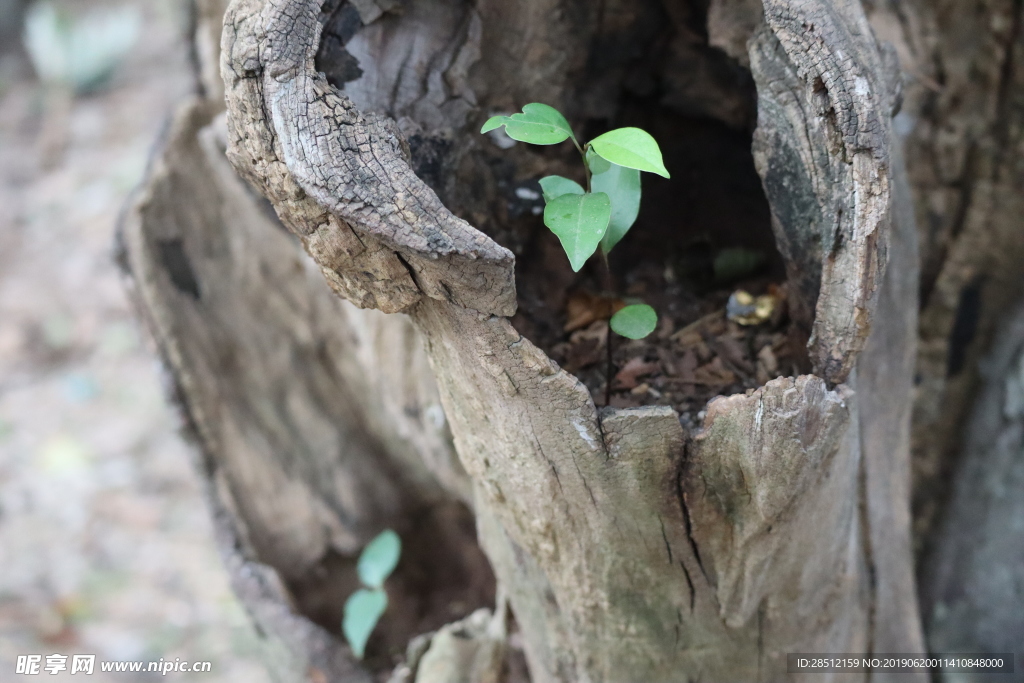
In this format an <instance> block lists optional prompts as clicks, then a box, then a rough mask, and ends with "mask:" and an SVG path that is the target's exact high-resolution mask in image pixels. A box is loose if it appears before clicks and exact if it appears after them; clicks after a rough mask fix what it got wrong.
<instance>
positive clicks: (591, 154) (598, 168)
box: [587, 147, 612, 176]
mask: <svg viewBox="0 0 1024 683" xmlns="http://www.w3.org/2000/svg"><path fill="white" fill-rule="evenodd" d="M587 167H588V168H590V174H591V176H595V175H597V174H598V173H604V172H605V171H607V170H608V169H609V168H611V167H612V164H611V162H610V161H608V160H607V159H604V158H602V157H601V155H600V154H598V153H597V152H595V151H594V148H593V147H587Z"/></svg>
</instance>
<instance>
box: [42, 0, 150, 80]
mask: <svg viewBox="0 0 1024 683" xmlns="http://www.w3.org/2000/svg"><path fill="white" fill-rule="evenodd" d="M141 19H142V17H141V14H140V12H139V9H138V8H137V7H134V6H131V7H130V6H124V7H103V8H96V9H90V10H87V11H85V12H81V13H75V14H71V13H69V12H68V11H67V9H65V8H64V7H63V6H60V7H58V6H56V5H54V4H53V3H51V2H46V1H44V2H36V3H32V4H31V5H30V7H29V10H28V12H27V15H26V17H25V48H26V50H27V51H28V54H29V58H30V59H31V60H32V65H33V66H34V68H35V70H36V73H37V75H38V76H39V78H40V80H42V81H44V82H47V83H59V84H61V85H64V86H67V87H70V88H72V89H73V90H74V91H75V92H78V93H83V92H87V91H89V90H93V89H95V88H97V87H99V86H100V85H102V84H104V83H105V82H107V80H108V79H109V77H110V75H111V74H112V73H113V72H114V69H115V68H116V67H117V66H118V64H120V63H121V62H123V61H124V59H125V56H126V55H127V54H128V51H129V50H130V49H131V47H132V45H134V44H135V42H136V40H137V39H138V36H139V30H140V26H141V23H142V22H141Z"/></svg>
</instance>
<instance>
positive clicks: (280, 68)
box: [221, 0, 516, 315]
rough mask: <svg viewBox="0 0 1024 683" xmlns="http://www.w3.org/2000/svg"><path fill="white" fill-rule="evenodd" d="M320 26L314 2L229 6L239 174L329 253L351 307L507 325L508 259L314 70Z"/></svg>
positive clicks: (225, 71)
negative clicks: (437, 312)
mask: <svg viewBox="0 0 1024 683" xmlns="http://www.w3.org/2000/svg"><path fill="white" fill-rule="evenodd" d="M319 19H320V3H318V2H315V0H307V1H305V2H302V3H296V2H289V1H286V0H281V1H280V2H269V3H262V2H259V1H258V0H249V1H248V2H235V3H232V5H231V6H230V7H229V9H228V13H227V16H226V18H225V31H224V39H223V42H222V69H221V73H222V75H223V78H224V81H225V87H226V92H227V102H228V112H229V114H228V130H229V152H228V155H229V158H230V159H231V161H232V163H233V164H234V165H235V167H236V168H237V169H238V170H239V172H240V173H241V174H242V175H243V176H244V177H246V178H247V179H248V180H250V181H251V182H253V183H255V184H256V185H257V186H259V187H263V188H265V191H266V193H267V194H268V197H269V198H270V199H271V201H272V203H274V205H275V207H277V208H278V209H279V210H280V213H281V217H282V220H283V221H284V223H285V225H287V226H288V227H289V228H290V229H291V230H293V231H294V232H295V233H296V234H299V235H302V236H304V237H307V239H308V238H310V236H314V235H315V236H317V239H318V240H320V241H323V242H325V243H327V244H328V245H330V246H329V247H327V249H328V250H329V251H330V253H332V254H334V255H335V256H336V257H337V260H335V261H321V262H320V263H321V265H322V266H323V267H327V268H329V269H330V270H331V271H332V272H334V273H335V275H336V278H332V279H333V280H334V285H335V289H336V291H339V292H341V293H343V294H344V295H345V296H346V297H347V298H349V300H350V301H352V302H353V303H355V304H356V305H358V306H361V307H368V306H372V307H375V308H379V309H381V310H383V311H385V312H396V311H402V310H405V309H407V308H408V307H409V306H411V305H412V304H413V303H415V302H416V301H417V300H418V299H419V297H420V296H421V294H426V295H427V296H429V297H432V298H436V299H442V300H446V301H451V302H453V303H456V304H457V305H460V306H468V307H472V308H475V309H478V310H484V311H489V312H494V313H500V314H503V315H512V314H513V313H514V312H515V307H516V304H515V283H514V281H513V278H512V268H513V262H514V259H513V257H512V254H511V253H510V252H509V251H508V250H507V249H504V248H502V247H500V246H498V245H497V244H496V243H494V242H493V241H492V240H491V239H490V238H488V237H487V236H486V235H483V234H482V233H480V232H478V231H477V230H475V229H474V228H472V227H471V226H470V225H469V224H468V223H466V222H465V221H463V220H461V219H459V218H457V217H456V216H454V215H452V214H451V212H449V211H448V210H447V209H446V208H445V207H444V206H443V205H442V204H441V202H440V200H438V198H437V195H436V194H434V192H433V190H431V189H430V188H429V187H428V186H427V185H426V184H425V183H424V182H423V181H422V180H420V179H419V178H418V177H417V176H416V174H415V173H413V172H412V169H410V168H409V164H408V159H407V155H408V152H407V150H403V149H402V140H403V138H402V136H401V134H400V133H399V131H398V128H397V127H396V125H395V124H394V122H393V121H392V120H391V119H388V118H385V117H382V116H379V115H375V114H369V113H368V114H364V113H361V112H359V111H357V110H356V109H355V107H353V105H352V103H351V101H350V100H349V99H348V98H347V97H346V96H345V95H343V94H341V93H339V92H338V91H337V90H336V89H335V88H333V87H332V86H331V85H330V84H329V83H328V82H327V80H326V78H324V77H323V76H322V75H321V74H319V73H318V72H316V71H315V70H314V60H315V57H316V51H317V47H318V45H319V39H320V29H321V25H320V22H319ZM285 209H287V210H285ZM332 216H333V219H334V220H331V217H332ZM346 229H351V230H354V231H356V233H357V235H356V236H355V239H353V238H352V237H350V236H347V235H345V234H344V231H345V230H346ZM358 242H362V243H363V245H365V251H360V250H359V248H358V247H359V246H360V245H358V244H357V243H358ZM342 244H348V245H349V247H348V248H344V247H341V248H337V246H336V245H342ZM351 258H357V259H360V261H364V262H365V264H361V263H359V262H356V263H353V264H348V263H347V262H346V259H351ZM353 265H354V266H356V267H354V268H353V267H351V266H353Z"/></svg>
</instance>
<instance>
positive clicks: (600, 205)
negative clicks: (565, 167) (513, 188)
mask: <svg viewBox="0 0 1024 683" xmlns="http://www.w3.org/2000/svg"><path fill="white" fill-rule="evenodd" d="M611 215H612V204H611V201H610V200H609V199H608V195H606V194H605V193H604V192H599V193H598V194H566V195H562V196H561V197H557V198H555V199H553V200H551V201H550V202H548V205H547V206H546V207H544V225H546V226H548V227H549V228H551V232H553V233H555V235H557V236H558V241H560V242H561V243H562V248H563V249H565V255H566V256H568V257H569V264H570V265H571V266H572V269H573V271H574V272H577V273H578V272H579V270H580V268H582V267H583V264H584V263H586V262H587V259H588V258H590V257H591V255H593V253H594V252H595V251H597V245H598V244H600V243H601V238H602V237H604V232H605V230H606V229H607V228H608V220H609V219H610V218H611Z"/></svg>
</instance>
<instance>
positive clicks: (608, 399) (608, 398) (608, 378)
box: [604, 323, 612, 406]
mask: <svg viewBox="0 0 1024 683" xmlns="http://www.w3.org/2000/svg"><path fill="white" fill-rule="evenodd" d="M604 345H605V347H607V349H608V370H607V371H606V372H605V381H604V404H605V406H610V405H611V404H612V326H611V323H609V324H608V337H607V339H606V340H605V344H604Z"/></svg>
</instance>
